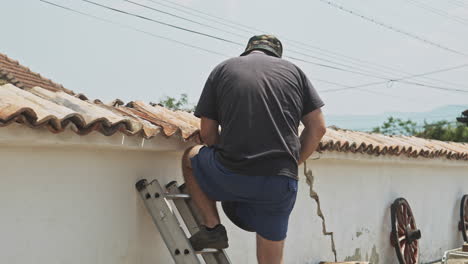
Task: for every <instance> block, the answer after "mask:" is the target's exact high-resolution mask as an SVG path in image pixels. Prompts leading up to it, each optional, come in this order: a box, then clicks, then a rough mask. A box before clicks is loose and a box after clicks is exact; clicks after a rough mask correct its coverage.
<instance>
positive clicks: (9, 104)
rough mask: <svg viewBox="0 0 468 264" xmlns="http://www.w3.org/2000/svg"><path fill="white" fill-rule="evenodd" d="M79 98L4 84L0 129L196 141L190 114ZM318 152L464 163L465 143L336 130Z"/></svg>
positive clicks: (195, 124)
mask: <svg viewBox="0 0 468 264" xmlns="http://www.w3.org/2000/svg"><path fill="white" fill-rule="evenodd" d="M79 97H80V98H82V99H80V98H79ZM83 99H84V97H82V96H78V97H77V96H73V95H70V94H67V93H65V92H63V91H50V90H46V89H43V88H40V87H34V88H31V89H28V90H23V89H20V88H18V87H15V86H14V85H12V84H6V85H3V86H0V126H6V125H9V124H11V123H13V122H17V123H22V124H24V125H27V126H29V127H32V128H37V127H47V128H48V129H49V130H50V131H51V132H53V133H59V132H62V131H64V130H65V129H67V128H68V127H70V128H71V129H73V130H74V131H75V132H76V133H78V134H80V135H85V134H87V133H89V132H91V131H98V132H100V133H102V134H104V135H112V134H114V133H117V132H121V133H124V134H127V135H136V136H142V137H144V138H151V137H154V136H155V135H157V134H162V135H164V136H167V137H172V136H174V135H179V136H180V137H181V139H182V140H186V141H196V140H197V138H198V137H197V134H198V129H199V125H200V124H199V122H200V121H199V119H198V118H197V117H195V116H194V115H193V114H191V113H187V112H183V111H171V110H168V109H166V108H164V107H162V106H159V105H155V106H151V105H149V104H146V103H144V102H141V101H135V102H130V103H128V104H127V105H125V106H124V105H123V102H122V101H120V100H115V101H114V102H112V103H110V104H103V103H102V102H100V101H96V100H94V101H92V102H91V101H89V100H88V99H87V98H86V99H84V100H83ZM319 151H337V152H349V153H363V154H369V155H394V156H406V157H425V158H444V159H455V160H468V144H464V143H453V142H442V141H437V140H428V139H422V138H416V137H407V136H385V135H382V134H374V133H365V132H358V131H350V130H342V129H338V128H328V129H327V133H326V134H325V136H324V137H323V139H322V141H321V143H320V146H319Z"/></svg>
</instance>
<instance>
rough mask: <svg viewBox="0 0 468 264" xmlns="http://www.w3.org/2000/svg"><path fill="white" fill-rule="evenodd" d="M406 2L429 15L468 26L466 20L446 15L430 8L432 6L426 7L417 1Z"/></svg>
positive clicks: (445, 12)
mask: <svg viewBox="0 0 468 264" xmlns="http://www.w3.org/2000/svg"><path fill="white" fill-rule="evenodd" d="M407 1H408V2H409V3H412V4H413V5H415V6H417V7H419V8H421V9H424V10H426V11H429V12H430V13H433V14H436V15H439V16H441V17H444V18H447V19H450V20H452V21H455V22H458V23H460V24H463V25H468V20H465V19H464V18H461V17H458V16H453V15H451V14H450V13H448V12H447V11H445V10H442V9H438V8H435V7H432V6H430V5H428V4H425V3H423V2H420V1H417V0H407Z"/></svg>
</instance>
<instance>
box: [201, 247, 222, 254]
mask: <svg viewBox="0 0 468 264" xmlns="http://www.w3.org/2000/svg"><path fill="white" fill-rule="evenodd" d="M218 252H219V250H218V249H214V248H207V249H204V250H202V251H195V254H212V253H218Z"/></svg>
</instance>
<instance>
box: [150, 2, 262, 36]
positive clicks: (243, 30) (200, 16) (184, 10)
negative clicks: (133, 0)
mask: <svg viewBox="0 0 468 264" xmlns="http://www.w3.org/2000/svg"><path fill="white" fill-rule="evenodd" d="M147 1H149V2H152V3H154V4H157V5H160V6H164V7H167V8H170V9H174V10H177V11H179V12H182V13H184V14H188V15H191V16H194V17H198V18H201V19H204V20H207V21H210V22H215V23H218V24H221V25H224V26H228V27H231V28H235V29H236V30H239V31H242V32H245V33H251V34H254V33H255V31H252V30H247V29H244V28H242V27H237V26H233V25H234V24H233V23H230V22H228V23H223V22H220V20H221V21H226V19H224V18H221V17H216V16H214V15H210V14H206V13H202V12H201V11H198V10H196V9H194V8H190V7H188V6H184V5H181V4H178V3H175V2H171V1H167V0H161V1H164V2H168V3H171V4H173V5H176V6H179V7H180V8H179V7H174V6H171V5H168V4H164V3H161V2H160V1H156V0H147ZM187 10H193V11H192V12H191V11H187ZM196 12H198V13H201V14H204V15H205V16H209V17H214V18H215V19H211V18H207V17H205V16H202V15H198V14H196Z"/></svg>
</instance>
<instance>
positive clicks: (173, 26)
mask: <svg viewBox="0 0 468 264" xmlns="http://www.w3.org/2000/svg"><path fill="white" fill-rule="evenodd" d="M40 1H42V2H45V3H48V4H52V3H51V2H48V1H45V0H40ZM81 1H83V2H87V3H90V4H93V5H96V6H99V7H102V8H105V9H108V10H111V11H115V12H118V13H122V14H125V15H130V16H134V17H137V18H140V19H144V20H147V21H151V22H155V23H158V24H161V25H165V26H169V27H172V28H175V29H179V30H183V31H186V32H189V33H194V34H198V35H202V36H206V37H210V38H213V39H216V40H221V41H224V42H228V43H231V44H236V45H242V44H240V43H237V42H234V41H231V40H227V39H224V38H220V37H217V36H213V35H210V34H206V33H202V32H199V31H195V30H191V29H188V28H184V27H180V26H176V25H173V24H169V23H165V22H161V21H158V20H154V19H151V18H148V17H145V16H141V15H138V14H134V13H130V12H127V11H123V10H120V9H117V8H113V7H109V6H106V5H102V4H99V3H96V2H93V1H90V0H81ZM53 5H55V6H58V5H57V4H53ZM66 9H68V10H70V9H69V8H66ZM146 33H148V32H146ZM198 48H199V47H198ZM287 58H290V59H293V60H296V61H301V62H305V63H308V64H312V65H316V66H320V67H324V68H329V69H334V70H339V71H343V72H348V73H354V74H359V75H364V76H368V77H374V78H379V79H385V80H386V82H387V81H395V80H392V79H388V78H385V77H381V76H374V75H369V74H366V73H361V72H356V71H350V70H346V69H343V68H340V67H335V66H331V65H326V64H321V63H316V62H311V61H308V60H303V59H300V58H296V57H291V56H287ZM400 79H401V78H400ZM397 81H400V82H403V81H401V80H397ZM405 83H407V84H412V85H416V86H421V87H428V88H434V89H442V90H448V91H461V92H468V91H466V90H461V89H451V88H445V87H440V86H433V85H425V84H421V83H416V82H405ZM373 84H377V83H371V84H365V85H360V86H352V87H346V88H341V89H334V90H325V91H324V92H331V91H337V90H344V89H354V88H361V87H364V86H370V85H373Z"/></svg>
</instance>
